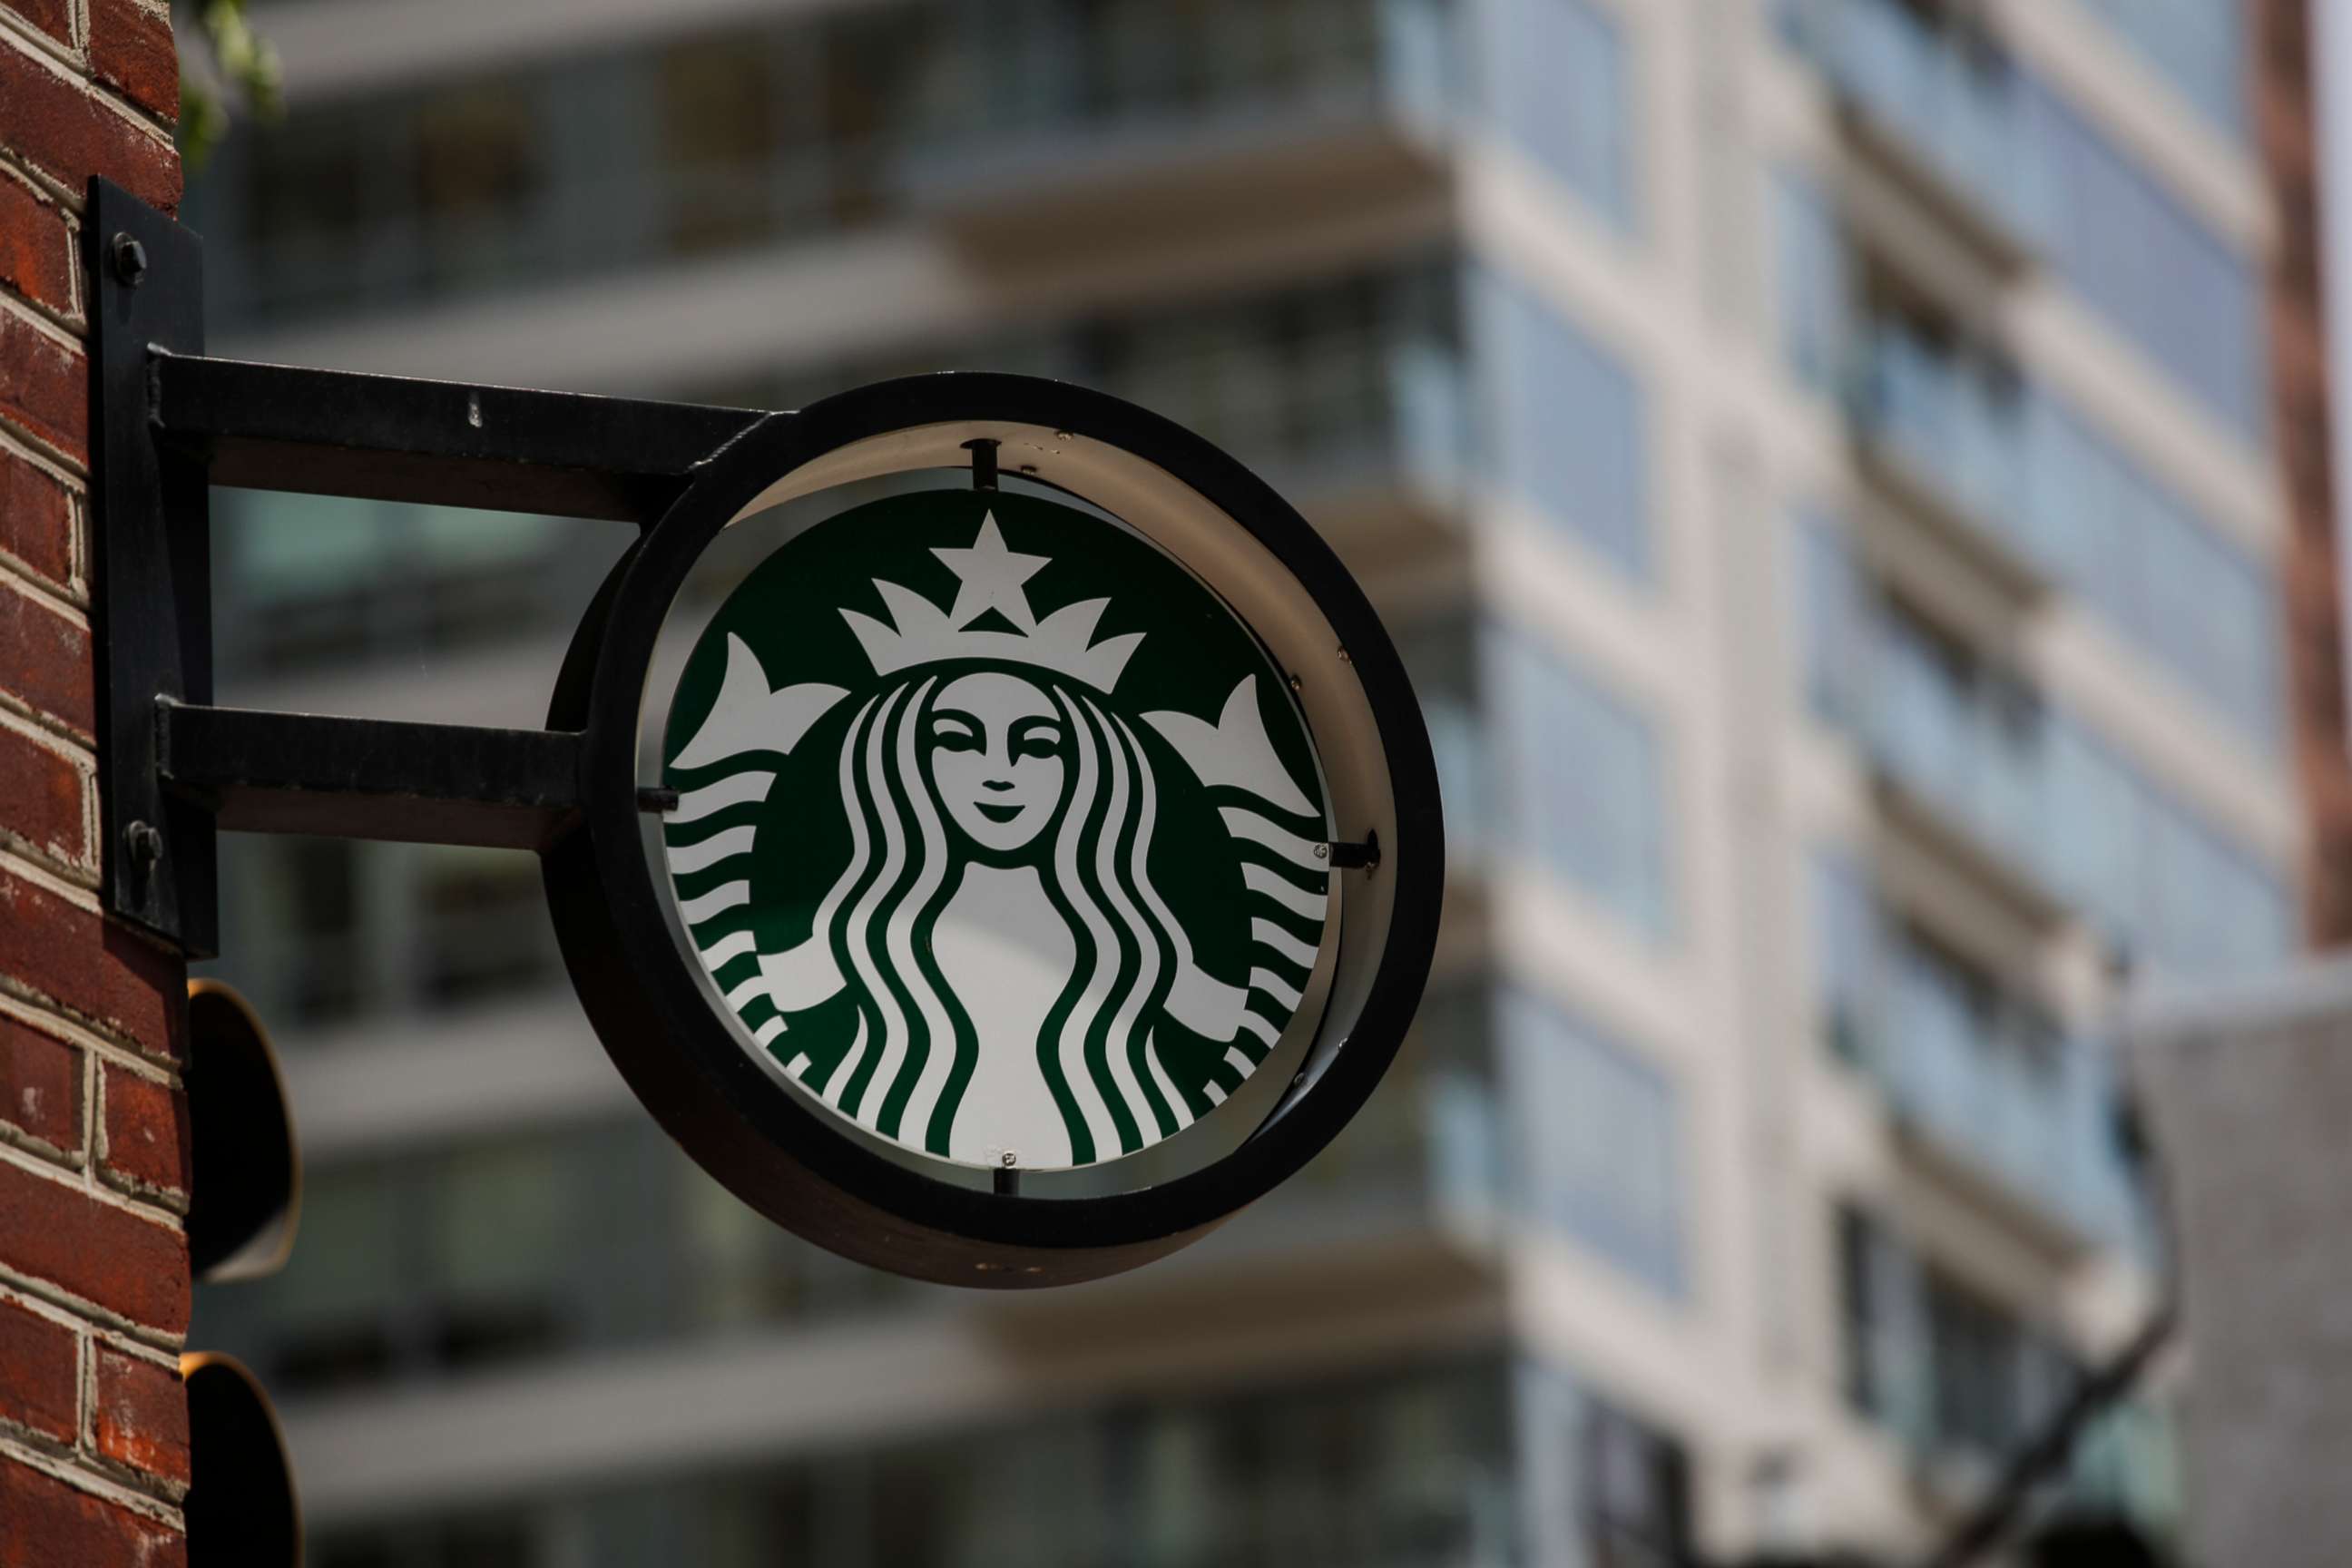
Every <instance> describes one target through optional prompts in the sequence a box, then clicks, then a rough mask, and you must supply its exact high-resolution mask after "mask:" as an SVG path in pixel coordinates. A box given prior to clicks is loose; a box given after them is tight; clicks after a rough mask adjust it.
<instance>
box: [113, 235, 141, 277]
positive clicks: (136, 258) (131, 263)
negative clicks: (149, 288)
mask: <svg viewBox="0 0 2352 1568" xmlns="http://www.w3.org/2000/svg"><path fill="white" fill-rule="evenodd" d="M114 275H115V276H116V277H117V278H120V279H122V281H123V282H124V283H126V284H128V285H129V286H130V287H131V288H133V289H136V288H138V287H139V285H140V284H141V283H142V281H144V280H145V279H146V277H147V247H145V246H143V245H142V244H140V243H139V242H138V241H137V240H135V239H133V238H131V237H130V236H129V235H127V234H118V235H116V236H115V237H114Z"/></svg>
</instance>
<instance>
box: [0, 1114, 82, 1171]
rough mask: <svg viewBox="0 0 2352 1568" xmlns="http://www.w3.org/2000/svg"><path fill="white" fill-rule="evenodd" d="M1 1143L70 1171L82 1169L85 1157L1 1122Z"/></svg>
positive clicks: (76, 1150)
mask: <svg viewBox="0 0 2352 1568" xmlns="http://www.w3.org/2000/svg"><path fill="white" fill-rule="evenodd" d="M0 1143H5V1144H7V1145H8V1146H9V1147H10V1148H13V1149H19V1150H22V1151H23V1152H26V1153H27V1154H30V1155H32V1156H33V1157H34V1158H35V1159H37V1160H48V1161H52V1162H54V1163H58V1164H59V1165H62V1166H64V1167H65V1168H67V1169H68V1170H74V1171H79V1170H80V1169H81V1161H82V1158H83V1155H82V1151H80V1150H79V1149H60V1148H58V1146H57V1145H56V1144H54V1143H51V1142H47V1140H46V1139H42V1138H38V1137H36V1136H35V1135H34V1134H32V1133H30V1132H27V1131H24V1130H23V1129H22V1128H19V1127H16V1126H12V1125H10V1124H8V1123H5V1122H0Z"/></svg>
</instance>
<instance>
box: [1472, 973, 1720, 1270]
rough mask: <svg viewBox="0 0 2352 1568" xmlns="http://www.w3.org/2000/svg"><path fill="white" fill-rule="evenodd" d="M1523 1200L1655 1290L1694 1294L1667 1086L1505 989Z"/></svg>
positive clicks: (1591, 1035)
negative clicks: (1689, 1286)
mask: <svg viewBox="0 0 2352 1568" xmlns="http://www.w3.org/2000/svg"><path fill="white" fill-rule="evenodd" d="M1497 1021H1498V1025H1499V1027H1500V1031H1501V1042H1502V1048H1503V1050H1504V1052H1505V1053H1506V1059H1507V1061H1508V1062H1509V1063H1510V1064H1511V1076H1512V1086H1511V1090H1510V1094H1509V1100H1510V1103H1511V1104H1512V1106H1513V1108H1514V1114H1515V1116H1516V1117H1517V1127H1516V1135H1517V1154H1518V1160H1517V1164H1518V1168H1519V1173H1520V1182H1521V1184H1522V1190H1523V1193H1524V1198H1523V1201H1524V1202H1525V1203H1526V1204H1527V1205H1528V1207H1529V1209H1530V1210H1531V1212H1533V1213H1534V1214H1535V1215H1537V1216H1538V1217H1539V1218H1541V1219H1543V1220H1545V1221H1547V1222H1549V1224H1552V1225H1555V1226H1559V1228H1560V1229H1561V1230H1563V1231H1565V1232H1567V1233H1568V1234H1569V1235H1570V1236H1572V1237H1576V1238H1577V1239H1578V1240H1579V1241H1580V1242H1582V1243H1584V1244H1585V1245H1586V1246H1588V1247H1591V1248H1592V1249H1593V1250H1594V1251H1596V1252H1598V1253H1600V1254H1601V1256H1602V1257H1604V1258H1608V1259H1609V1260H1610V1261H1612V1262H1613V1263H1615V1264H1616V1265H1617V1266H1618V1267H1620V1268H1623V1269H1625V1270H1626V1271H1627V1272H1628V1273H1630V1274H1632V1275H1633V1276H1634V1277H1635V1278H1637V1279H1641V1280H1643V1282H1644V1283H1646V1284H1648V1285H1650V1286H1651V1287H1652V1288H1654V1289H1657V1290H1659V1291H1661V1292H1663V1293H1664V1294H1666V1295H1670V1296H1679V1295H1680V1294H1681V1293H1682V1290H1683V1283H1684V1275H1683V1254H1682V1237H1681V1226H1682V1205H1681V1194H1680V1180H1679V1174H1678V1173H1679V1170H1680V1160H1679V1157H1678V1154H1677V1152H1676V1147H1675V1144H1676V1139H1677V1137H1678V1128H1677V1121H1678V1118H1677V1113H1676V1110H1675V1092H1674V1087H1673V1085H1672V1084H1671V1083H1670V1082H1669V1081H1668V1080H1667V1079H1666V1077H1665V1076H1664V1074H1663V1073H1661V1072H1660V1071H1658V1070H1657V1069H1656V1068H1653V1067H1651V1066H1650V1065H1649V1064H1648V1063H1646V1062H1644V1061H1643V1060H1642V1059H1641V1058H1638V1057H1636V1056H1634V1055H1633V1053H1632V1052H1630V1051H1628V1050H1626V1049H1625V1048H1624V1047H1621V1046H1619V1045H1617V1044H1615V1043H1614V1042H1612V1041H1611V1040H1608V1039H1606V1038H1604V1037H1601V1035H1599V1034H1597V1033H1595V1032H1593V1031H1592V1030H1591V1029H1590V1028H1588V1027H1586V1026H1583V1025H1581V1024H1580V1023H1578V1022H1576V1021H1575V1020H1572V1019H1570V1017H1569V1016H1567V1015H1565V1014H1564V1013H1562V1012H1560V1011H1559V1009H1557V1008H1556V1007H1553V1006H1551V1005H1549V1004H1546V1003H1542V1002H1538V1001H1537V1000H1535V999H1534V998H1532V997H1529V996H1528V995H1526V994H1522V993H1519V992H1517V991H1511V990H1506V992H1505V993H1504V994H1503V997H1502V1001H1501V1004H1500V1009H1499V1016H1498V1020H1497Z"/></svg>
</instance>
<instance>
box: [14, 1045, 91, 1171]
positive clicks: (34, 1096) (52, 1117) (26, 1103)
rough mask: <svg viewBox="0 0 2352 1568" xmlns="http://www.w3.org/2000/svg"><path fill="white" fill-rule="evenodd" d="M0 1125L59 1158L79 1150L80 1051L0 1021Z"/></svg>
mask: <svg viewBox="0 0 2352 1568" xmlns="http://www.w3.org/2000/svg"><path fill="white" fill-rule="evenodd" d="M0 1121H5V1122H6V1123H7V1124H8V1125H9V1126H11V1127H14V1128H15V1129H16V1131H19V1132H23V1133H26V1134H27V1135H29V1136H31V1137H34V1138H37V1139H39V1140H40V1141H41V1142H44V1143H47V1145H48V1146H49V1147H50V1148H52V1149H56V1150H58V1151H59V1152H64V1153H74V1152H79V1150H80V1148H81V1052H80V1050H79V1048H77V1047H73V1046H69V1045H68V1044H66V1043H65V1042H64V1041H63V1040H58V1039H52V1038H51V1037H48V1036H47V1035H45V1034H43V1033H41V1032H40V1031H39V1030H38V1029H33V1028H28V1027H26V1026H25V1025H23V1024H20V1023H18V1022H16V1019H14V1018H0Z"/></svg>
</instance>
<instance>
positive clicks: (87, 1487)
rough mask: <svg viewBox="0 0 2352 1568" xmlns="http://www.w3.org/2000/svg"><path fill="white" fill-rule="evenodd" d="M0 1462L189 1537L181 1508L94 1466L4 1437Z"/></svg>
mask: <svg viewBox="0 0 2352 1568" xmlns="http://www.w3.org/2000/svg"><path fill="white" fill-rule="evenodd" d="M77 1458H79V1456H77ZM0 1459H10V1460H14V1461H15V1462H16V1463H17V1464H20V1465H22V1466H24V1467H25V1468H26V1469H29V1470H36V1471H38V1472H39V1473H40V1474H42V1475H45V1476H47V1477H48V1478H49V1479H51V1480H54V1481H63V1482H64V1483H65V1484H66V1485H68V1486H69V1487H71V1488H73V1489H75V1490H76V1491H79V1492H83V1493H86V1494H87V1495H89V1496H90V1497H94V1498H96V1499H98V1500H100V1502H108V1503H112V1504H113V1505H114V1506H115V1507H117V1508H120V1509H121V1510H124V1511H125V1512H127V1513H135V1514H137V1515H139V1516H140V1517H141V1518H142V1519H145V1520H148V1521H151V1522H152V1523H155V1524H160V1525H163V1526H164V1527H165V1528H166V1529H169V1530H173V1531H179V1532H181V1533H183V1534H184V1533H186V1531H187V1521H186V1518H185V1516H184V1515H183V1514H182V1513H181V1511H180V1510H179V1509H178V1508H176V1507H174V1506H173V1504H171V1503H169V1502H166V1501H165V1500H163V1499H162V1498H159V1497H157V1496H155V1495H154V1494H152V1492H143V1491H140V1490H138V1489H135V1488H132V1487H129V1486H126V1485H124V1484H123V1483H122V1482H121V1481H119V1480H117V1479H114V1478H113V1477H111V1476H109V1475H106V1474H104V1473H102V1472H100V1470H99V1469H98V1468H96V1467H94V1466H91V1465H87V1464H80V1463H75V1462H71V1461H63V1460H60V1458H58V1456H57V1455H55V1454H45V1453H43V1452H42V1451H41V1450H40V1449H38V1448H36V1447H33V1446H32V1445H31V1444H29V1443H23V1442H19V1441H17V1440H16V1439H15V1438H12V1437H8V1436H0Z"/></svg>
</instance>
